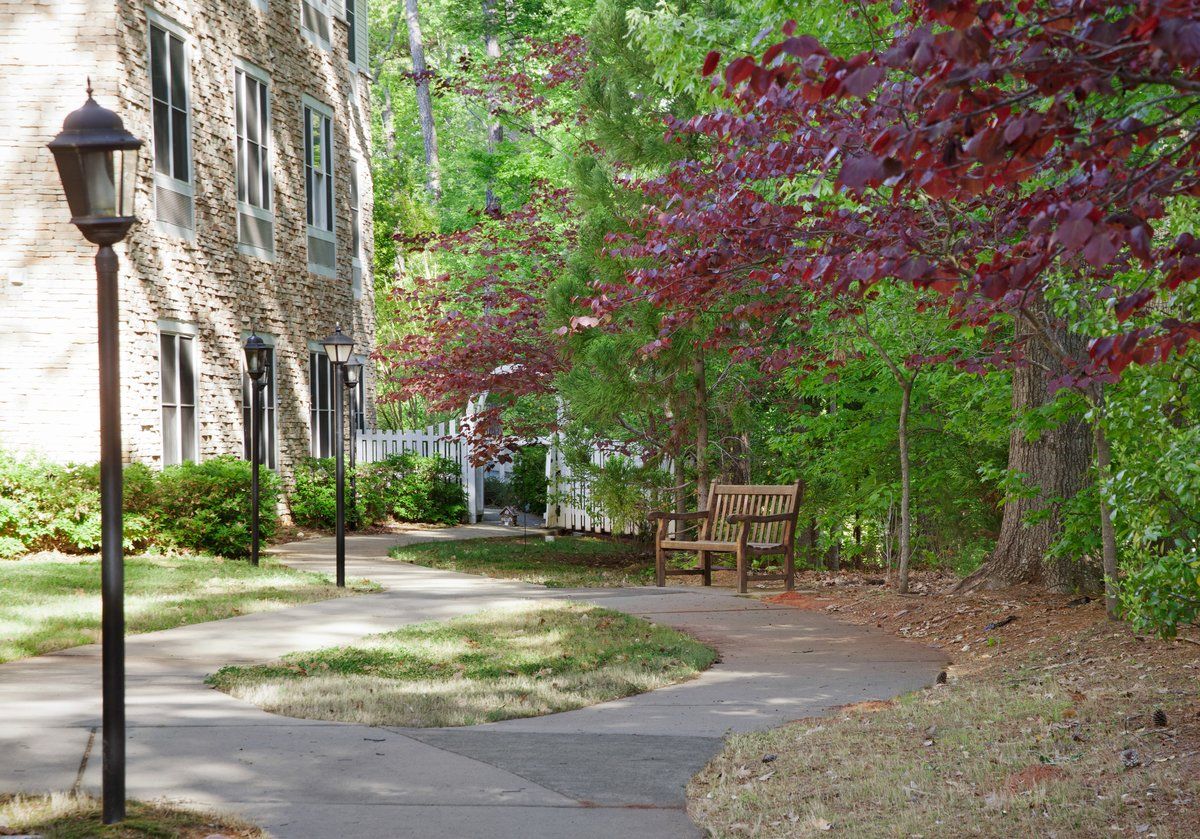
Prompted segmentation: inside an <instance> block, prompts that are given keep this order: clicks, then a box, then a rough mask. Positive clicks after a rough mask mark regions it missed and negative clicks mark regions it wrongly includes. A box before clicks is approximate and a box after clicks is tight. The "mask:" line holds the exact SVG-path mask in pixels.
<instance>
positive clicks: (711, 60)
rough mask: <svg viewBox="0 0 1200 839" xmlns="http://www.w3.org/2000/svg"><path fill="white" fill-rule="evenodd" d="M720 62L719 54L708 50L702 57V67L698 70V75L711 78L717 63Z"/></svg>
mask: <svg viewBox="0 0 1200 839" xmlns="http://www.w3.org/2000/svg"><path fill="white" fill-rule="evenodd" d="M720 60H721V53H719V52H717V51H716V50H710V51H709V53H708V55H706V56H705V57H704V67H703V68H702V69H701V70H700V75H702V76H711V75H712V74H713V70H716V69H717V63H718V62H719V61H720ZM693 66H695V65H693Z"/></svg>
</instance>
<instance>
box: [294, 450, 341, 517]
mask: <svg viewBox="0 0 1200 839" xmlns="http://www.w3.org/2000/svg"><path fill="white" fill-rule="evenodd" d="M333 470H334V462H333V458H329V457H326V458H315V457H309V458H305V459H304V460H302V461H301V462H300V463H299V465H297V466H296V486H295V487H294V488H293V489H292V492H291V494H290V495H289V496H288V509H290V510H291V511H292V521H294V522H295V523H296V524H297V525H299V526H300V527H318V528H331V527H333V526H334V515H335V504H336V503H337V495H336V493H335V492H334V474H333Z"/></svg>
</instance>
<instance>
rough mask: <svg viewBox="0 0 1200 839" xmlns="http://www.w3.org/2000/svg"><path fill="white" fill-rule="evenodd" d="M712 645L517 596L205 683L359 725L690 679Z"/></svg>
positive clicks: (414, 721)
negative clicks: (501, 604) (504, 604)
mask: <svg viewBox="0 0 1200 839" xmlns="http://www.w3.org/2000/svg"><path fill="white" fill-rule="evenodd" d="M716 659H717V653H716V651H714V650H713V649H711V648H710V647H707V646H705V645H704V644H701V643H700V642H699V641H696V640H693V639H692V638H689V637H688V636H686V635H683V634H682V633H680V632H678V631H676V630H673V629H669V628H667V627H662V626H655V625H653V624H651V623H649V622H647V621H645V620H642V619H641V618H635V617H632V616H630V615H625V614H622V613H620V612H614V611H611V610H609V609H602V608H600V607H598V606H593V605H590V604H586V603H562V602H555V603H534V602H529V603H523V604H517V605H514V606H512V607H509V608H499V609H494V610H489V611H485V612H480V613H477V614H473V615H467V616H465V617H461V618H455V619H453V620H449V621H438V622H429V623H423V624H418V625H415V626H408V627H404V628H402V629H399V630H396V631H395V632H388V633H384V634H381V635H374V636H371V637H369V638H365V639H363V640H362V641H360V642H358V643H355V644H351V645H348V646H345V647H334V648H331V649H325V650H317V651H315V652H304V653H293V654H291V655H288V656H285V657H284V658H283V659H282V660H281V661H278V662H275V663H271V664H263V665H257V666H253V667H225V668H222V669H221V670H219V671H218V672H217V673H215V674H213V675H212V676H210V677H209V680H208V681H209V684H212V685H213V686H215V687H216V688H217V689H219V690H223V691H225V692H227V693H230V694H232V695H233V696H236V697H238V698H239V699H244V700H246V701H249V702H253V703H255V704H256V705H259V706H261V707H262V708H264V709H265V710H267V711H271V712H273V713H277V714H285V715H287V716H293V717H302V718H305V719H319V720H339V721H343V722H356V723H365V724H367V725H399V726H415V727H425V726H457V725H474V724H477V723H483V722H494V721H497V720H504V719H512V718H516V717H533V716H539V715H541V714H550V713H555V712H558V711H568V710H571V709H574V708H581V707H584V706H586V705H592V704H595V703H597V702H605V701H608V700H611V699H619V698H621V697H623V696H631V695H633V694H637V693H643V692H645V691H648V690H653V689H655V688H659V687H663V686H664V685H669V684H673V683H675V682H680V681H684V680H687V679H690V678H692V677H694V676H695V675H696V674H698V673H699V672H700V671H702V670H704V669H705V668H707V667H708V666H710V665H711V664H712V663H713V662H714V661H716Z"/></svg>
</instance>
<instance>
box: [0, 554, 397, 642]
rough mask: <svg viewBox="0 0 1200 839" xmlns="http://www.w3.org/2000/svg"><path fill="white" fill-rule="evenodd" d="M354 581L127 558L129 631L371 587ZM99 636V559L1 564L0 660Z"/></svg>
mask: <svg viewBox="0 0 1200 839" xmlns="http://www.w3.org/2000/svg"><path fill="white" fill-rule="evenodd" d="M377 589H378V587H377V586H375V585H374V584H372V583H365V582H363V581H352V582H351V584H350V586H349V587H348V588H346V589H345V590H343V591H339V590H338V589H337V588H336V587H335V586H334V585H333V584H332V582H331V581H330V579H329V577H327V576H326V575H324V574H314V573H311V572H308V571H295V570H293V569H291V568H287V567H286V566H283V565H280V564H278V563H277V562H275V561H273V560H271V559H268V558H264V559H263V564H262V565H260V566H259V567H258V568H255V567H253V566H252V565H250V563H249V562H247V561H245V560H222V559H218V558H214V557H209V556H137V557H127V558H126V559H125V624H126V630H127V632H129V633H131V634H132V633H138V632H153V631H155V630H159V629H170V628H171V627H175V626H184V625H186V624H192V623H201V622H203V621H211V620H219V619H220V618H228V617H233V616H234V615H244V614H247V613H249V612H264V611H268V610H271V609H281V608H284V607H285V606H294V605H296V604H299V603H311V602H313V601H315V600H327V599H329V598H331V597H339V596H341V595H342V594H352V593H357V592H361V591H370V590H377ZM98 640H100V561H99V560H98V559H97V558H95V557H89V558H83V559H80V558H76V557H65V556H56V557H53V558H50V559H40V558H36V559H22V560H15V561H9V562H0V662H3V661H11V660H13V659H18V658H24V657H26V656H34V655H41V654H43V653H48V652H53V651H55V650H61V649H65V648H67V647H76V646H79V645H81V644H91V643H93V642H96V641H98Z"/></svg>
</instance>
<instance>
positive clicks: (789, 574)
mask: <svg viewBox="0 0 1200 839" xmlns="http://www.w3.org/2000/svg"><path fill="white" fill-rule="evenodd" d="M801 489H802V487H801V483H800V482H799V481H797V482H796V483H794V484H789V485H786V486H779V485H768V484H750V485H741V484H718V483H717V482H716V481H713V482H712V484H711V485H710V488H709V493H708V510H707V511H706V512H707V515H706V516H705V517H704V518H703V519H702V520H701V521H700V527H699V528H698V533H697V538H695V539H672V538H670V534H669V533H668V529H667V523H666V522H665V521H664V520H662V519H659V522H658V531H657V538H656V540H655V545H654V547H655V565H656V570H657V582H658V584H659V585H660V586H661V585H665V580H666V576H667V574H668V571H667V568H666V553H667V551H694V552H695V553H696V554H697V557H696V559H697V567H696V568H690V569H674V570H672V571H671V572H669V573H688V574H703V575H704V584H705V585H711V584H712V572H713V570H714V566H713V564H712V557H711V554H713V553H733V554H736V555H737V566H736V570H737V572H738V590H739V591H741V592H745V591H746V583H747V580H751V579H754V580H766V579H783V580H786V581H787V588H788V590H789V591H790V590H791V589H792V588H793V584H794V581H795V535H796V518H797V516H798V514H799V509H800V499H801V495H802V493H801ZM730 516H751V517H753V516H776V517H778V516H785V517H787V518H785V519H784V520H782V521H741V522H738V523H736V524H731V523H730V522H729V517H730ZM675 535H677V536H678V535H680V534H679V533H678V532H677V533H676V534H675ZM739 540H744V541H742V542H741V544H740V545H739ZM771 554H782V555H783V568H784V572H783V574H775V575H763V574H754V573H753V572H752V569H751V568H750V564H749V558H750V557H752V556H763V555H771Z"/></svg>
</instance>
